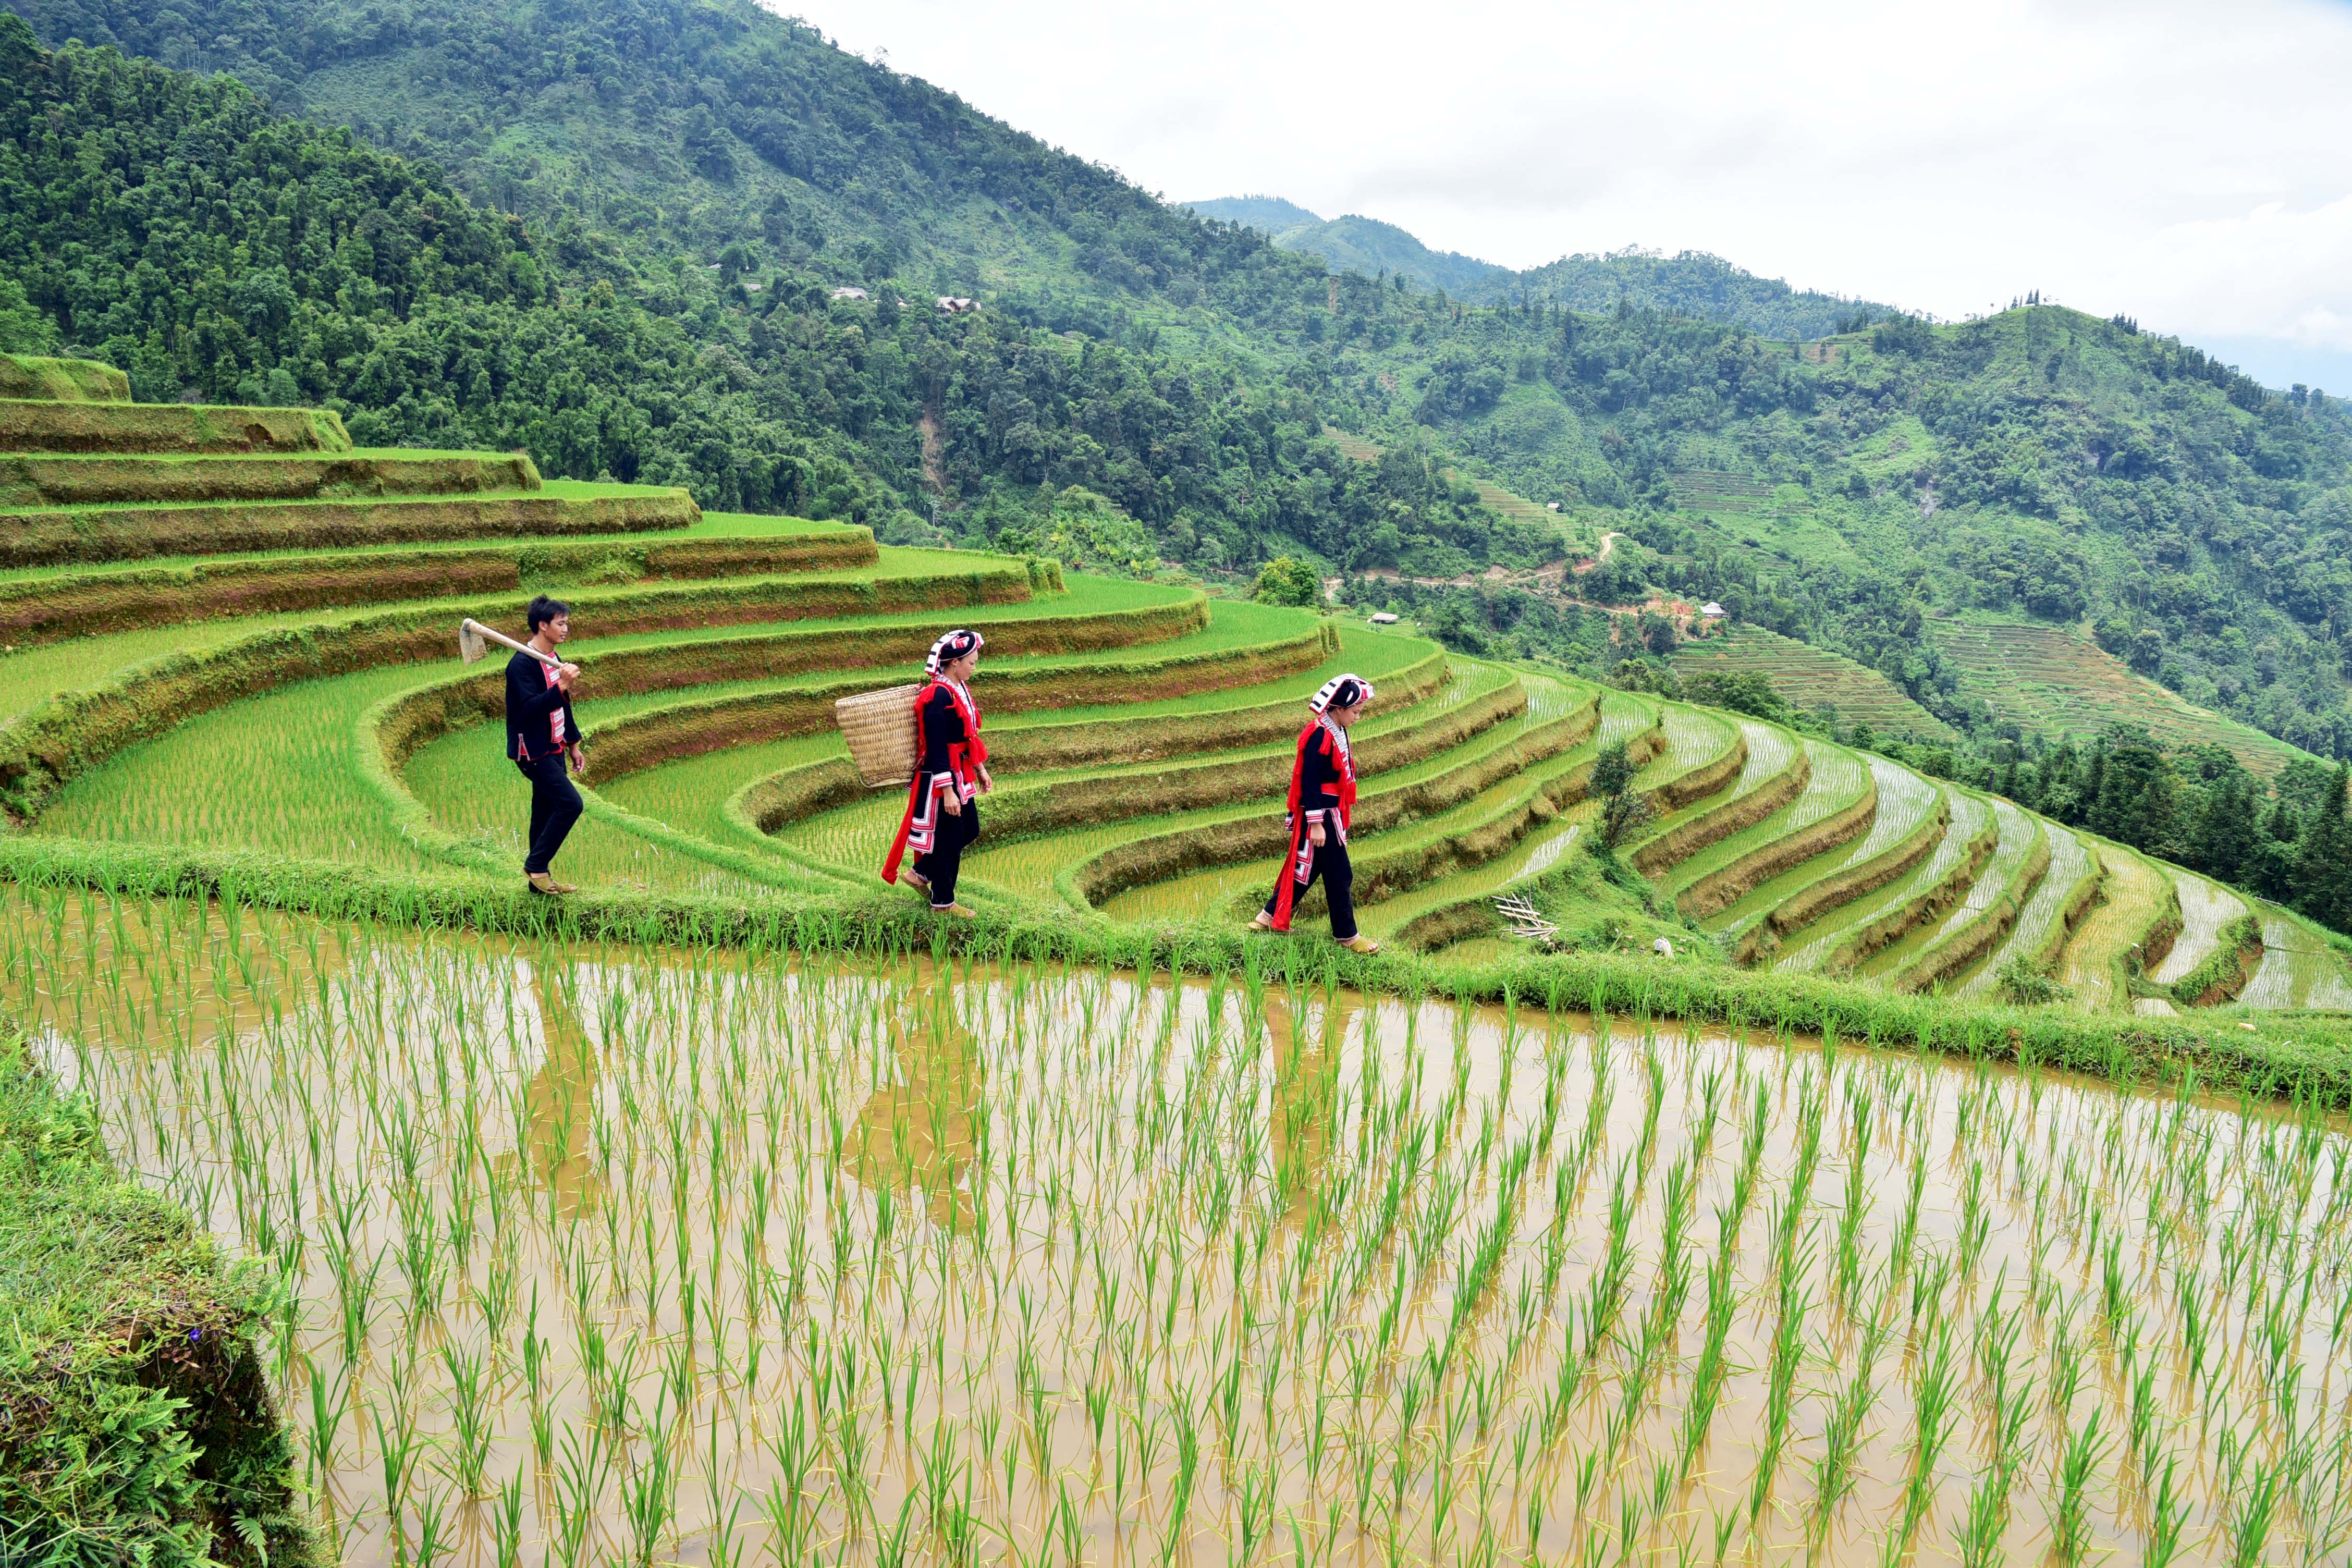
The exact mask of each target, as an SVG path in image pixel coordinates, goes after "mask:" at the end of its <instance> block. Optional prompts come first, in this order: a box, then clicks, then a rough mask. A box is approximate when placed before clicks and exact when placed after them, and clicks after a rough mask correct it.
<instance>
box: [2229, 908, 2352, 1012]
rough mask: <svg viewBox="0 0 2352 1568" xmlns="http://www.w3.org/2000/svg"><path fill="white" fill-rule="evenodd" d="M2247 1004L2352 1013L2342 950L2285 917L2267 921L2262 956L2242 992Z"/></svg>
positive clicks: (2241, 998) (2243, 1002)
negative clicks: (2337, 1010) (2333, 1009)
mask: <svg viewBox="0 0 2352 1568" xmlns="http://www.w3.org/2000/svg"><path fill="white" fill-rule="evenodd" d="M2238 1002H2239V1005H2242V1006H2246V1007H2263V1008H2286V1007H2326V1008H2336V1009H2352V981H2347V978H2346V974H2345V968H2344V954H2343V952H2342V951H2341V950H2339V949H2337V948H2336V947H2333V946H2332V945H2330V944H2329V943H2328V942H2327V941H2326V939H2325V938H2323V937H2321V936H2319V935H2318V934H2317V933H2315V932H2314V931H2310V930H2309V929H2307V928H2306V927H2305V926H2304V925H2302V924H2301V923H2300V922H2298V921H2293V920H2290V919H2288V918H2287V917H2286V916H2284V915H2280V914H2273V913H2267V912H2266V913H2265V914H2264V915H2263V957H2262V963H2261V964H2260V965H2259V966H2258V967H2257V968H2256V969H2255V971H2254V973H2253V978H2252V979H2251V980H2249V981H2247V982H2246V988H2245V990H2243V991H2242V992H2240V993H2239V994H2238Z"/></svg>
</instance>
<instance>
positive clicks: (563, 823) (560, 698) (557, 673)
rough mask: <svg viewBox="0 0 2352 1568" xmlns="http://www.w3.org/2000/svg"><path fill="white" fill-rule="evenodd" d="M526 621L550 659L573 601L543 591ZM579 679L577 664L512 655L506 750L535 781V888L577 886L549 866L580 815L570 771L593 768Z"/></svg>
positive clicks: (529, 865)
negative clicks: (577, 705) (578, 706)
mask: <svg viewBox="0 0 2352 1568" xmlns="http://www.w3.org/2000/svg"><path fill="white" fill-rule="evenodd" d="M523 620H524V622H525V624H527V625H528V626H530V646H531V647H533V648H535V649H537V650H538V651H539V652H540V653H541V654H544V655H546V656H547V657H548V658H554V655H555V649H556V646H557V645H558V644H560V643H562V642H563V641H564V640H565V639H567V638H569V637H571V636H572V606H571V605H567V604H564V603H563V602H562V601H561V600H559V599H551V598H549V597H548V596H547V595H544V594H541V595H540V596H539V597H537V598H535V599H533V600H532V601H531V602H530V609H528V610H525V611H524V612H523ZM579 679H580V667H579V666H578V665H576V664H570V663H555V664H549V663H543V662H541V660H540V659H537V658H532V657H531V656H530V654H527V653H519V654H517V655H515V656H514V657H513V658H510V659H509V660H507V755H508V756H509V757H512V758H513V759H514V764H515V766H516V767H518V768H520V769H521V770H522V775H523V777H525V778H527V779H529V780H530V850H529V852H528V853H527V854H526V855H525V856H524V858H523V863H522V870H523V875H524V876H525V877H527V878H529V879H530V890H531V891H532V892H534V893H569V892H572V890H573V889H572V885H571V884H570V883H568V882H559V881H557V880H556V879H554V877H553V876H551V875H550V873H549V870H548V868H549V865H550V864H551V862H552V861H553V860H554V858H555V852H556V851H557V850H559V849H561V848H562V847H563V840H564V837H565V836H566V835H568V834H569V833H571V831H572V824H573V823H575V822H578V821H579V820H580V809H581V808H580V792H579V791H578V790H576V789H574V788H572V780H571V778H570V777H569V776H568V775H569V774H570V773H578V772H580V771H581V770H582V769H583V768H584V767H586V766H587V765H588V759H587V758H586V756H584V755H583V753H582V752H581V750H580V726H579V723H578V721H575V720H574V719H573V718H572V687H573V685H574V684H576V683H577V682H578V680H579Z"/></svg>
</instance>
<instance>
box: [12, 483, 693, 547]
mask: <svg viewBox="0 0 2352 1568" xmlns="http://www.w3.org/2000/svg"><path fill="white" fill-rule="evenodd" d="M701 515H702V514H701V510H700V509H699V508H698V507H697V506H696V505H695V504H694V498H693V497H692V496H690V495H688V493H687V492H686V491H685V490H683V489H642V488H634V487H633V488H630V489H623V488H622V487H620V486H598V485H583V484H576V483H572V482H571V481H567V480H562V479H552V480H550V481H548V482H547V483H545V484H543V485H537V486H534V487H533V488H531V489H520V490H511V491H504V492H500V491H483V492H480V493H478V494H468V495H461V496H448V495H415V496H410V495H393V496H383V497H378V498H373V499H365V500H250V501H186V502H158V503H155V504H152V505H140V504H135V503H123V504H113V505H87V506H64V507H56V506H51V507H28V506H16V507H9V508H6V509H5V510H0V565H7V566H47V565H56V564H58V563H63V562H69V561H71V562H100V561H131V560H137V559H140V558H142V557H144V556H153V555H214V554H227V553H231V552H253V551H262V550H333V549H349V548H352V547H353V546H357V545H368V544H387V543H393V542H402V543H410V542H422V541H427V540H457V539H466V540H474V539H545V538H555V537H561V536H562V535H565V534H590V533H635V532H662V531H674V530H677V529H681V528H684V527H686V526H688V524H689V523H692V522H693V521H695V520H696V519H698V518H699V517H700V516H701Z"/></svg>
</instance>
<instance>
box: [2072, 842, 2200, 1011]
mask: <svg viewBox="0 0 2352 1568" xmlns="http://www.w3.org/2000/svg"><path fill="white" fill-rule="evenodd" d="M2096 850H2097V853H2098V856H2099V859H2100V861H2101V862H2102V863H2103V864H2104V865H2105V867H2106V869H2107V880H2106V884H2105V888H2104V889H2102V891H2103V892H2104V894H2105V900H2104V901H2103V902H2102V903H2100V904H2099V905H2098V907H2097V908H2095V909H2094V910H2092V911H2091V912H2090V913H2089V914H2088V915H2087V916H2085V917H2084V921H2083V923H2082V924H2081V925H2080V926H2077V927H2076V928H2075V930H2074V937H2073V939H2072V940H2070V941H2069V942H2067V943H2066V949H2065V952H2063V953H2062V954H2061V955H2060V958H2059V963H2058V972H2057V978H2058V980H2059V982H2060V983H2061V984H2064V985H2066V986H2067V987H2069V988H2070V989H2072V990H2073V992H2074V1003H2075V1005H2077V1006H2080V1007H2083V1008H2084V1009H2087V1010H2090V1011H2100V1010H2104V1009H2105V1008H2108V1007H2116V1006H2120V1005H2123V1004H2124V1003H2126V1001H2128V1000H2129V997H2128V996H2127V995H2126V993H2125V990H2124V980H2125V970H2124V964H2125V962H2126V954H2127V953H2128V952H2131V951H2132V950H2133V949H2135V948H2137V946H2138V945H2139V944H2140V942H2143V941H2144V940H2146V938H2147V931H2148V927H2149V926H2150V924H2151V923H2153V922H2154V921H2155V920H2156V918H2157V915H2158V911H2160V910H2162V909H2163V908H2164V903H2165V900H2166V898H2167V897H2168V894H2169V892H2170V889H2171V886H2172V884H2171V879H2170V878H2169V877H2168V876H2167V875H2166V873H2165V871H2164V870H2163V868H2160V867H2158V866H2157V865H2156V864H2155V863H2154V862H2152V861H2150V860H2148V859H2147V858H2144V857H2142V856H2140V855H2137V854H2135V853H2134V852H2133V851H2131V850H2129V849H2126V848H2125V847H2123V846H2121V845H2119V844H2108V843H2104V842H2102V843H2100V844H2098V845H2097V846H2096Z"/></svg>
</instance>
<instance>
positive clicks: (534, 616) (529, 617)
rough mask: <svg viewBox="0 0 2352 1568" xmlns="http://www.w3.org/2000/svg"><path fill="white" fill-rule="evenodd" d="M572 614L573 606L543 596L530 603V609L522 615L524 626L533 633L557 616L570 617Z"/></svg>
mask: <svg viewBox="0 0 2352 1568" xmlns="http://www.w3.org/2000/svg"><path fill="white" fill-rule="evenodd" d="M571 613H572V606H571V605H567V604H565V603H564V602H563V601H562V600H561V599H551V598H549V597H548V596H547V595H544V594H541V595H540V596H539V597H538V598H536V599H533V600H532V601H531V602H530V609H528V610H525V611H524V612H523V613H522V624H523V625H524V626H529V627H530V629H531V630H532V631H537V630H539V628H540V627H541V626H545V625H547V623H548V622H550V621H551V620H553V619H554V618H555V617H556V616H568V615H570V614H571Z"/></svg>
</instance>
